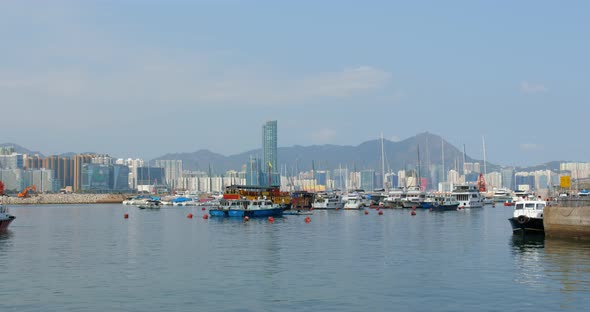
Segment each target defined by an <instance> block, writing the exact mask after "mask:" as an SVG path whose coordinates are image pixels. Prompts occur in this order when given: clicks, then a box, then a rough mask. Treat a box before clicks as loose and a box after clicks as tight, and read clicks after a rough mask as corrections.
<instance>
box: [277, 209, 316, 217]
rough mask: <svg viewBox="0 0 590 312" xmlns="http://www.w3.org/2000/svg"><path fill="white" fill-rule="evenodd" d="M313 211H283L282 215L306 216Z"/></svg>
mask: <svg viewBox="0 0 590 312" xmlns="http://www.w3.org/2000/svg"><path fill="white" fill-rule="evenodd" d="M312 214H313V211H309V210H306V211H301V210H297V211H285V212H283V215H284V216H306V215H312Z"/></svg>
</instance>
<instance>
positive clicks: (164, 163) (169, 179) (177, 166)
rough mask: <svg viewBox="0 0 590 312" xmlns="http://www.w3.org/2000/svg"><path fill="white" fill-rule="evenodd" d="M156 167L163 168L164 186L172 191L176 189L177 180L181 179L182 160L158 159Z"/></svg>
mask: <svg viewBox="0 0 590 312" xmlns="http://www.w3.org/2000/svg"><path fill="white" fill-rule="evenodd" d="M156 167H160V168H164V171H165V173H166V176H165V183H166V184H168V185H169V186H170V187H171V188H173V189H175V188H177V187H178V185H177V184H178V180H179V179H180V178H182V160H173V159H158V160H156Z"/></svg>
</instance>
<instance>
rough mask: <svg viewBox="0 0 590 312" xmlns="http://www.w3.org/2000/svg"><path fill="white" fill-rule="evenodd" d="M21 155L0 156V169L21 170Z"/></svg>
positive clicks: (22, 162) (22, 165)
mask: <svg viewBox="0 0 590 312" xmlns="http://www.w3.org/2000/svg"><path fill="white" fill-rule="evenodd" d="M23 168H24V161H23V154H17V153H12V154H10V155H0V169H23Z"/></svg>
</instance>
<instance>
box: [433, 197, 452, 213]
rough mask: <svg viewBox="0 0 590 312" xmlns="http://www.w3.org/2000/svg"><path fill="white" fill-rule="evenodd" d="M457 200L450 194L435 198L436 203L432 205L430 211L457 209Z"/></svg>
mask: <svg viewBox="0 0 590 312" xmlns="http://www.w3.org/2000/svg"><path fill="white" fill-rule="evenodd" d="M458 207H459V202H458V201H457V200H456V199H455V198H454V197H452V196H445V197H441V198H437V204H436V205H434V206H433V207H432V211H452V210H457V208H458Z"/></svg>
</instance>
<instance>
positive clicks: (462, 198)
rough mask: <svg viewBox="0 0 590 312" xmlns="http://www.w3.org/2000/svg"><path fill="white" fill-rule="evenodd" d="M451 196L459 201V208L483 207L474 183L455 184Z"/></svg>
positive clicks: (481, 198)
mask: <svg viewBox="0 0 590 312" xmlns="http://www.w3.org/2000/svg"><path fill="white" fill-rule="evenodd" d="M451 196H453V197H454V198H455V199H456V200H457V201H458V202H459V208H481V207H483V197H482V196H481V194H480V193H479V189H478V188H477V186H476V185H457V186H455V189H454V190H453V192H452V193H451Z"/></svg>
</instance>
